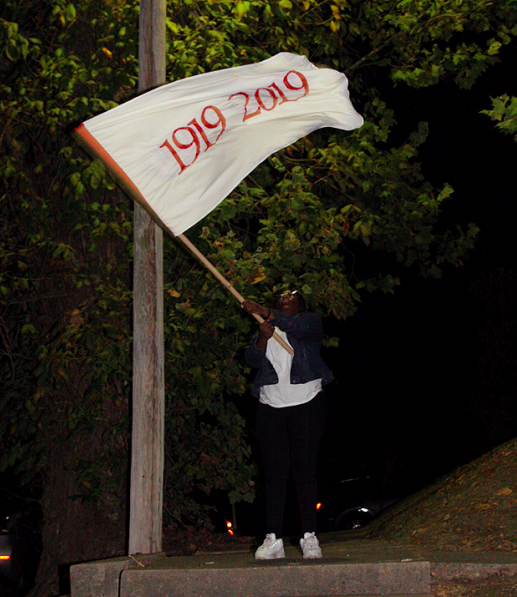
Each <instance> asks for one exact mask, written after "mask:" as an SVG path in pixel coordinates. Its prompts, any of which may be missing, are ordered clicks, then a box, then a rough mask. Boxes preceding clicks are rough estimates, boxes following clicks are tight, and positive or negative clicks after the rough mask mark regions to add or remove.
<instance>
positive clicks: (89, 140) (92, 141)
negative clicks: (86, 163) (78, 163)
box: [75, 124, 149, 205]
mask: <svg viewBox="0 0 517 597" xmlns="http://www.w3.org/2000/svg"><path fill="white" fill-rule="evenodd" d="M75 132H76V133H77V134H78V135H79V136H80V137H81V138H82V139H83V141H84V142H85V143H86V144H87V145H89V146H90V147H91V148H92V149H93V150H94V151H95V153H96V154H97V155H98V156H99V157H100V158H101V159H102V160H103V161H104V162H106V164H107V165H108V166H109V167H110V168H111V169H112V170H113V171H114V172H115V174H116V175H117V176H119V177H120V178H121V179H122V180H123V181H124V182H125V183H126V184H127V185H128V186H129V187H130V188H131V191H132V192H133V193H134V194H135V195H137V196H138V198H139V199H140V201H142V202H143V203H144V205H149V204H148V203H147V201H146V200H145V199H144V197H143V196H142V193H140V191H139V190H138V188H137V186H136V185H135V183H134V182H133V181H132V180H131V179H130V178H129V176H128V175H127V174H126V173H125V172H124V170H122V168H121V167H120V166H119V165H118V164H117V162H116V161H115V160H114V159H113V158H112V157H111V155H110V154H109V153H108V152H107V151H106V150H105V149H104V147H103V146H102V145H101V144H100V143H99V142H98V141H97V139H96V138H95V137H94V136H93V135H92V134H91V133H90V131H89V130H88V129H87V128H86V127H85V126H84V124H81V125H79V126H78V127H77V128H76V129H75Z"/></svg>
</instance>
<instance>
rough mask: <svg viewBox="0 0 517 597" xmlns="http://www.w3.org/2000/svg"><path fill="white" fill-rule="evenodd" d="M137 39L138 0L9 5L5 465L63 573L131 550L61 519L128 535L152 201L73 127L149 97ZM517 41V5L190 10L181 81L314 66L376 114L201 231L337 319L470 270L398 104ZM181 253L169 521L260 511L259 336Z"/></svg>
mask: <svg viewBox="0 0 517 597" xmlns="http://www.w3.org/2000/svg"><path fill="white" fill-rule="evenodd" d="M137 29H138V3H137V2H136V0H84V1H83V2H82V3H81V4H80V5H79V4H72V3H70V2H68V0H24V1H23V2H21V1H20V0H4V2H3V4H2V7H1V9H0V40H1V46H0V48H1V50H0V51H1V54H2V60H1V62H0V75H1V83H0V125H1V126H0V144H1V145H0V146H1V155H0V186H1V189H0V210H1V215H2V217H1V220H0V226H1V234H0V262H1V263H2V269H1V271H0V338H1V342H0V351H1V359H0V380H1V382H0V383H1V392H0V406H1V408H2V413H3V416H2V418H1V420H0V435H1V437H2V449H1V452H0V470H7V469H10V470H14V471H15V472H16V474H17V475H18V477H19V478H20V480H22V481H23V482H24V483H27V484H30V486H31V487H32V488H33V489H37V490H38V496H39V498H40V499H41V503H42V504H43V507H44V514H45V521H46V530H45V533H46V534H45V535H44V537H46V541H45V550H46V551H45V553H48V554H49V555H48V557H47V560H46V562H47V571H48V570H49V569H51V567H52V566H54V567H55V568H56V563H59V562H64V561H72V560H79V559H81V558H88V557H94V556H95V557H99V555H102V554H106V555H107V554H108V553H114V552H116V551H117V549H119V550H120V549H123V542H122V543H121V541H120V536H119V535H117V533H116V532H114V534H113V537H114V539H113V543H112V544H110V545H109V546H107V545H104V546H103V550H99V549H98V547H99V546H98V545H94V544H92V546H91V549H90V551H88V547H87V546H85V543H86V542H84V541H80V540H79V538H77V540H76V541H75V543H74V542H73V541H70V543H69V544H67V545H68V547H67V546H61V545H59V546H58V545H57V544H58V542H59V535H58V533H59V528H60V527H59V524H60V523H61V524H62V526H61V529H62V530H61V532H67V533H70V536H74V531H73V525H70V527H66V525H64V522H63V521H64V520H66V510H67V508H70V507H71V506H70V503H71V502H70V499H71V498H75V500H76V501H75V502H74V504H75V506H74V507H77V508H79V505H80V504H82V505H83V506H84V509H83V514H84V517H85V518H84V520H87V519H88V516H90V514H89V513H91V512H93V513H94V514H93V515H91V517H95V516H97V517H101V519H102V520H106V524H110V525H112V526H113V527H114V528H115V527H117V525H118V527H117V528H119V527H121V526H123V520H124V513H123V502H124V499H123V498H124V481H125V475H126V458H127V445H128V432H129V428H128V417H127V412H128V408H127V404H128V398H129V388H130V381H131V349H130V346H131V329H130V321H131V283H130V280H131V268H130V266H131V252H132V215H131V207H132V206H131V204H130V202H129V200H128V199H127V198H125V197H124V196H123V195H122V194H121V193H120V191H118V190H117V189H116V188H115V187H114V184H113V182H112V180H111V179H110V178H109V177H108V176H107V175H106V173H105V171H104V169H103V167H102V165H101V164H100V163H98V162H95V161H94V162H91V161H90V160H89V158H87V156H85V155H84V154H83V153H82V152H81V151H80V150H79V148H77V147H75V146H74V144H73V143H72V141H71V138H70V135H69V132H70V130H71V127H72V126H73V125H77V124H78V123H80V122H81V121H83V120H85V119H87V118H88V117H90V116H93V115H94V114H96V113H99V112H102V111H104V110H107V109H109V108H111V107H113V106H115V105H116V104H117V103H120V102H122V101H125V100H126V99H129V98H130V97H132V96H133V95H134V94H135V93H136V91H135V87H136V81H137V77H138V60H137V40H138V31H137ZM516 32H517V25H516V10H515V2H513V0H503V1H501V2H494V3H487V2H484V1H482V0H449V1H436V0H433V1H431V0H402V1H400V2H392V1H389V2H388V1H387V0H375V1H374V0H369V1H359V0H349V1H346V0H334V1H327V0H303V1H300V2H291V1H290V0H271V1H266V0H250V1H230V0H226V1H224V0H223V1H218V2H213V1H211V0H182V1H174V2H172V1H171V2H169V4H168V13H167V76H168V79H169V80H171V81H172V80H177V79H181V78H183V77H187V76H191V75H195V74H200V73H204V72H208V71H211V70H214V69H219V68H227V67H233V66H237V65H240V64H246V63H250V62H254V61H258V60H262V59H264V58H267V57H269V56H271V55H273V54H275V53H277V52H280V51H289V52H294V53H299V54H304V55H306V56H308V57H309V59H310V60H311V61H313V62H314V63H316V64H322V65H327V66H331V67H333V68H336V69H338V70H342V71H343V72H345V73H346V74H347V75H348V76H349V79H350V85H351V94H352V101H353V103H354V105H355V106H356V108H357V109H358V110H359V111H360V112H361V113H362V114H363V115H364V117H365V120H366V124H365V125H364V126H363V127H362V128H361V129H360V130H358V131H355V132H354V133H352V134H348V135H345V134H343V133H341V132H339V133H337V132H335V131H332V130H322V131H318V132H316V133H313V134H311V135H310V136H309V137H307V138H304V139H302V140H300V141H299V142H297V143H295V144H294V145H292V146H291V147H289V148H287V149H285V150H282V151H281V152H278V153H277V154H275V155H274V156H272V157H271V158H270V159H268V160H266V162H264V163H263V164H262V165H261V166H259V168H258V169H257V170H256V171H255V172H254V173H252V174H251V175H250V176H249V177H247V179H246V180H244V181H243V182H242V183H241V184H240V185H239V187H238V188H237V189H236V190H235V192H233V193H232V194H231V195H230V197H228V199H227V200H225V201H224V202H223V203H222V204H221V205H220V206H219V208H218V209H217V210H215V211H214V212H213V213H212V214H211V215H210V216H209V217H208V218H206V219H205V220H204V221H202V222H201V223H200V224H198V225H197V226H196V227H194V228H193V229H192V230H190V231H189V232H188V235H189V237H190V238H191V239H192V240H193V242H194V243H195V244H197V245H198V246H199V248H200V249H201V250H202V251H204V252H205V253H206V254H208V256H209V257H210V258H211V260H212V261H213V262H214V264H215V265H217V266H218V267H219V268H220V269H221V270H222V271H223V272H224V273H225V275H226V276H227V277H228V278H229V279H230V281H231V282H233V283H234V285H235V286H236V287H237V288H239V290H240V292H241V293H242V294H244V295H246V296H250V297H251V298H256V299H259V300H267V299H268V298H270V297H271V296H272V293H273V292H274V291H275V290H276V289H278V288H282V287H285V286H286V285H291V284H296V285H297V286H299V287H300V288H301V289H302V290H303V292H304V293H305V294H306V296H307V298H308V300H309V303H310V305H311V307H312V308H313V309H315V310H317V311H318V312H319V313H320V314H322V315H326V314H332V315H333V316H335V317H337V318H345V317H347V316H350V315H351V314H353V312H354V310H355V309H356V308H357V305H358V303H359V302H360V298H361V294H362V293H363V292H369V291H373V290H381V291H384V292H392V291H393V289H394V288H395V286H396V285H397V284H398V279H397V277H396V275H395V269H394V266H395V264H396V263H397V262H398V263H400V264H402V265H404V266H408V267H413V268H416V270H417V271H419V272H420V273H421V274H423V275H427V276H435V277H439V276H440V272H441V268H442V267H443V266H444V264H446V263H450V264H453V265H460V264H461V262H462V260H463V259H464V258H465V255H466V253H467V251H468V249H470V248H471V247H472V246H473V242H474V238H475V234H476V230H477V229H476V227H475V226H471V227H470V228H468V229H467V230H458V229H456V230H453V231H446V232H439V231H437V230H438V228H437V222H438V220H439V217H440V214H441V211H442V209H443V205H444V202H446V201H447V200H448V199H449V198H450V196H451V193H452V189H451V188H450V187H449V186H448V185H444V187H443V188H442V189H435V188H433V186H432V185H431V184H430V183H429V182H427V181H426V180H425V178H424V177H423V175H422V172H421V169H420V166H419V164H418V161H417V158H418V148H419V146H420V145H421V144H422V143H424V142H425V139H426V135H427V126H426V124H425V123H422V124H421V125H420V126H419V127H418V129H417V130H416V131H414V132H413V133H412V134H411V135H410V136H409V137H408V138H407V140H406V141H404V142H403V143H402V144H395V143H394V142H393V141H392V138H393V136H392V131H393V128H394V127H395V125H396V118H397V114H396V113H395V112H394V110H393V108H391V107H390V106H389V105H388V103H387V101H388V99H387V97H388V96H387V95H386V93H387V92H388V91H389V89H390V87H391V86H393V85H403V84H404V85H410V86H413V87H426V86H429V85H433V84H436V83H438V82H439V81H440V80H441V79H444V78H454V79H455V80H456V82H457V83H458V85H460V86H461V87H464V88H470V87H471V86H472V84H473V83H474V82H475V80H476V78H477V77H478V76H479V75H480V73H482V72H483V71H484V69H486V68H487V67H489V66H490V65H491V64H493V63H494V62H495V61H497V60H498V53H499V50H500V48H501V47H502V46H503V45H505V44H508V43H510V42H511V41H512V40H513V37H514V36H515V33H516ZM399 118H403V115H400V116H399ZM165 251H166V257H165V270H166V272H165V342H166V355H167V370H166V392H167V444H166V453H167V466H166V488H167V496H166V500H165V502H166V514H167V517H168V518H167V521H168V523H169V524H173V525H180V524H200V523H206V521H207V511H206V508H205V506H204V505H203V501H204V500H203V499H200V497H199V496H201V495H203V494H204V495H207V496H208V495H210V494H211V493H213V492H214V491H217V492H223V493H225V494H227V495H228V497H229V499H230V501H232V502H235V501H238V500H240V499H245V500H251V499H253V492H254V489H253V474H254V465H253V463H252V461H251V460H250V448H249V446H248V443H247V441H246V431H245V421H244V419H243V418H242V416H241V415H240V414H239V409H238V400H239V399H238V398H236V397H237V396H240V395H243V394H244V393H245V391H246V387H247V381H248V380H247V374H248V371H247V370H246V368H245V367H244V365H243V362H242V349H243V347H244V346H245V344H246V343H247V341H248V339H249V337H250V335H251V334H252V332H253V329H254V323H253V322H252V321H250V320H248V319H247V318H246V317H244V316H243V314H242V313H241V311H240V310H239V309H238V306H237V305H236V304H235V301H234V299H233V298H231V297H229V296H227V294H226V292H225V291H224V290H223V289H222V288H220V287H219V286H218V284H217V283H216V282H215V281H214V280H213V278H212V277H211V276H210V275H209V274H207V273H206V272H205V271H204V270H203V269H202V267H201V266H200V265H198V264H197V263H196V262H195V261H194V260H193V259H192V257H191V256H190V255H187V254H185V252H184V251H183V249H182V248H181V247H179V246H178V245H177V244H176V243H175V242H174V241H173V240H172V239H170V240H169V241H168V242H167V243H166V249H165ZM374 251H375V253H374ZM379 251H382V253H383V254H387V255H388V256H389V258H388V259H385V258H383V259H382V260H381V259H379V258H378V256H380V253H379ZM328 343H329V344H335V343H336V341H335V340H334V339H328ZM232 397H234V399H232ZM65 481H66V482H65ZM58 487H59V488H60V491H58V490H57V488H58ZM63 525H64V527H66V530H63V528H64V527H63ZM76 535H77V533H76ZM67 549H68V551H67ZM94 549H96V551H95V552H93V550H94ZM53 578H54V581H55V572H54V577H53ZM45 590H47V589H45V587H43V586H42V588H41V590H40V593H41V594H44V593H45ZM51 590H52V589H48V592H49V593H50V592H51Z"/></svg>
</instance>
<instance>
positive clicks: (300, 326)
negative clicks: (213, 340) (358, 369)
mask: <svg viewBox="0 0 517 597" xmlns="http://www.w3.org/2000/svg"><path fill="white" fill-rule="evenodd" d="M270 322H271V323H272V324H273V325H274V326H276V327H278V328H279V329H281V330H282V331H283V332H285V333H286V334H287V339H288V341H289V344H290V345H291V346H292V347H293V350H294V357H293V364H292V366H291V383H292V384H296V383H307V382H308V381H312V380H314V379H321V383H322V385H325V384H328V383H330V382H331V381H332V380H333V379H334V375H333V374H332V371H330V369H329V368H328V367H327V365H325V363H324V362H323V359H322V358H321V356H320V347H321V342H322V340H323V324H322V323H321V319H320V318H319V317H318V316H317V315H316V314H314V313H310V312H308V311H304V312H302V313H298V315H295V316H294V317H291V316H290V315H286V314H285V313H280V311H276V310H273V318H272V319H270ZM257 338H258V333H257V334H255V336H254V338H253V340H252V341H251V344H250V345H249V346H248V348H247V349H246V354H245V357H246V362H247V363H248V365H249V366H250V367H253V368H255V369H258V371H257V375H256V377H255V381H254V382H253V387H252V389H251V393H252V394H253V396H256V397H257V398H258V397H259V396H260V388H261V387H262V386H267V385H271V384H275V383H278V375H277V374H276V371H275V369H274V367H273V365H272V364H271V363H270V361H269V360H268V359H267V358H266V349H263V350H260V348H257V347H256V345H255V343H256V341H257ZM273 341H274V340H273Z"/></svg>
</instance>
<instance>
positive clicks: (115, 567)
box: [70, 553, 165, 597]
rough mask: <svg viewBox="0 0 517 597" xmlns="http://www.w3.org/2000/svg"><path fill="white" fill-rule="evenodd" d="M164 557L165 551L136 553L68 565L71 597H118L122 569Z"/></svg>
mask: <svg viewBox="0 0 517 597" xmlns="http://www.w3.org/2000/svg"><path fill="white" fill-rule="evenodd" d="M161 558H165V553H156V554H149V555H137V556H134V557H131V556H126V557H121V558H112V559H109V560H99V561H97V562H86V563H84V564H74V565H73V566H71V567H70V585H71V588H72V595H73V597H119V581H120V574H121V572H122V571H123V570H131V569H133V568H142V567H145V566H147V565H149V564H151V563H154V562H156V561H157V560H159V559H161Z"/></svg>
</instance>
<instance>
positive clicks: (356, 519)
mask: <svg viewBox="0 0 517 597" xmlns="http://www.w3.org/2000/svg"><path fill="white" fill-rule="evenodd" d="M320 495H321V503H320V504H319V508H318V518H319V520H318V527H319V529H320V530H321V531H345V530H353V529H358V528H361V527H364V526H365V525H367V524H368V523H369V522H370V521H371V520H373V519H374V518H375V517H376V516H377V515H378V514H380V513H381V512H382V511H384V510H386V509H387V508H388V507H390V506H391V505H393V504H395V503H396V502H398V501H399V500H400V499H402V497H404V496H403V495H397V493H396V492H393V491H387V490H386V489H385V488H384V487H383V486H382V483H380V482H378V481H376V480H375V479H373V478H371V477H354V478H349V479H342V480H340V481H337V482H334V483H328V484H326V485H325V486H323V487H322V488H321V489H320Z"/></svg>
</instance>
